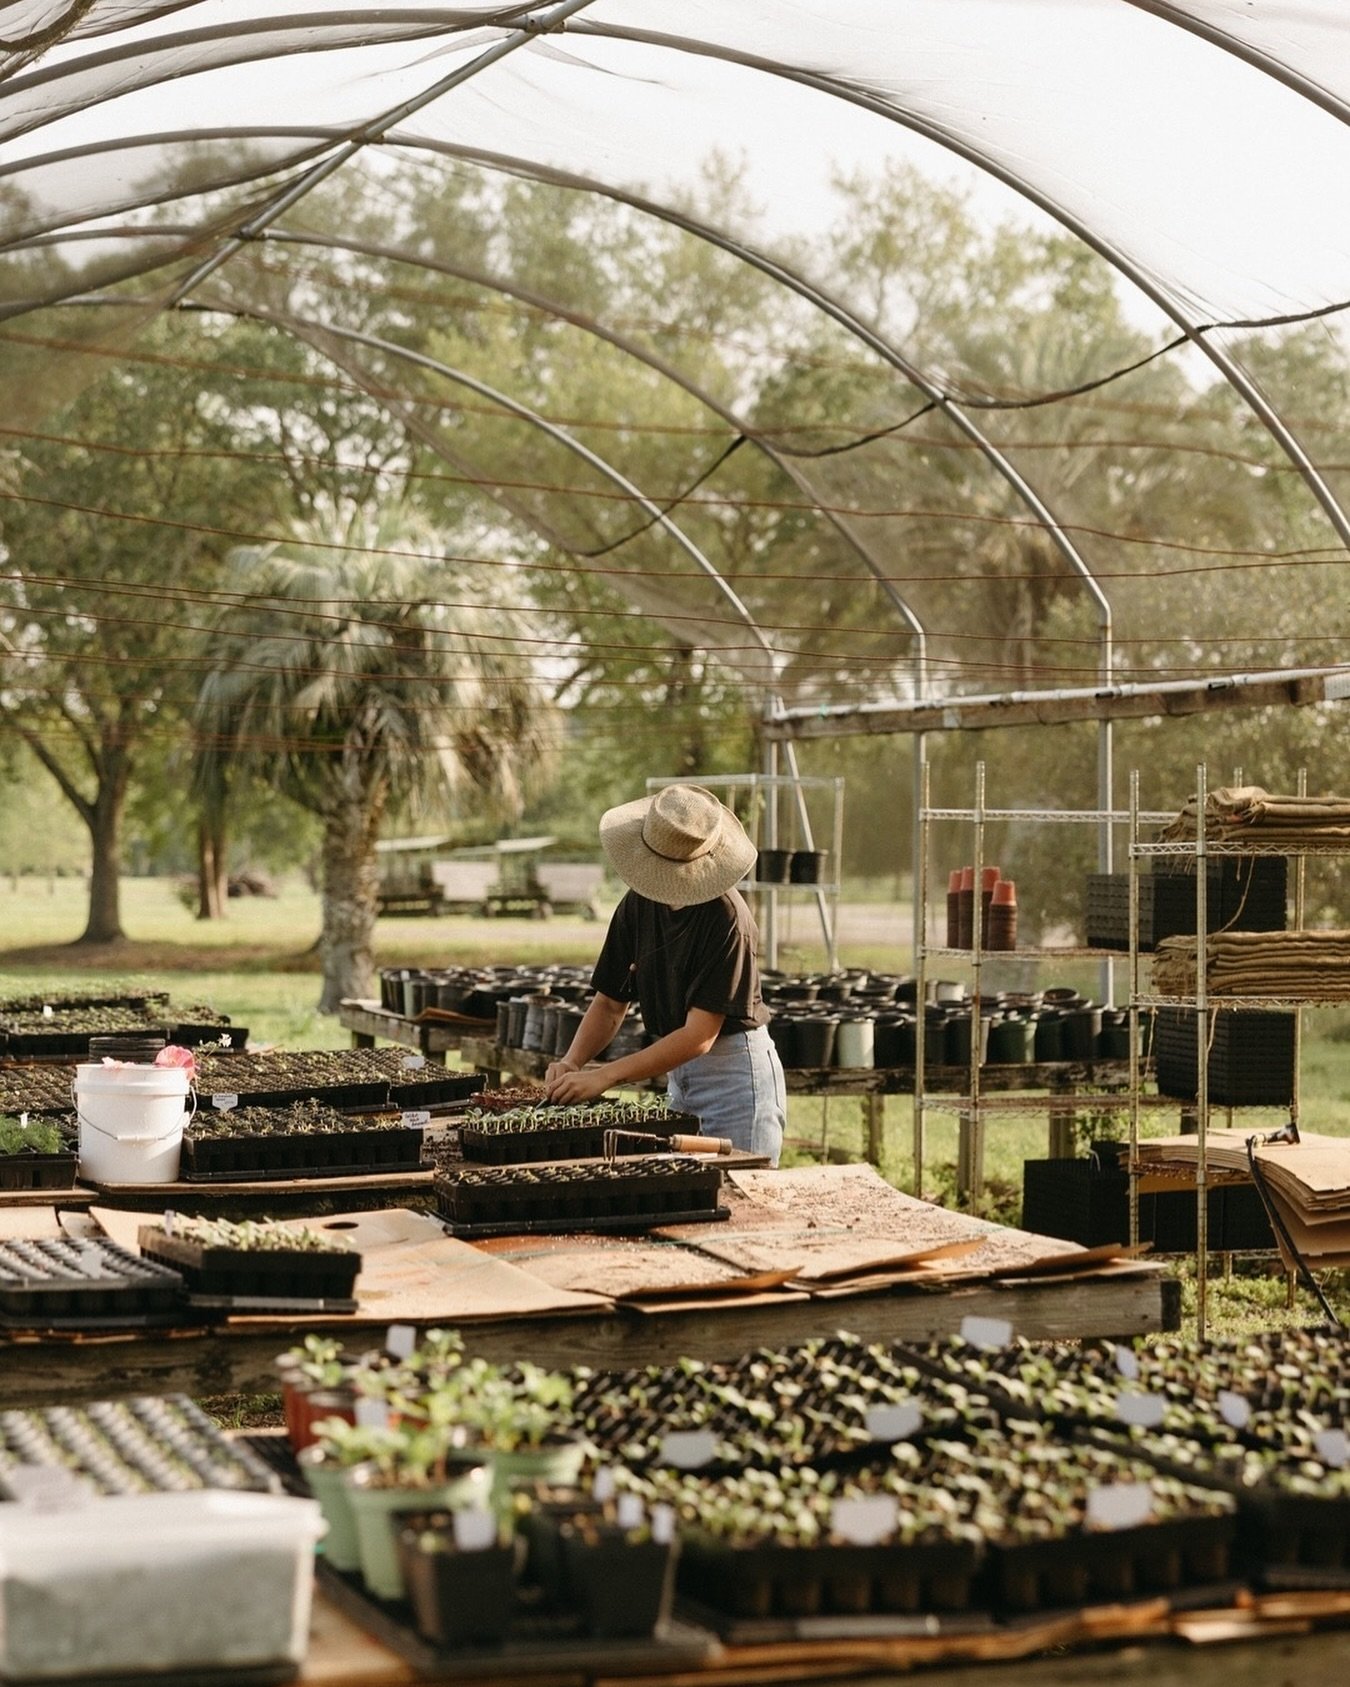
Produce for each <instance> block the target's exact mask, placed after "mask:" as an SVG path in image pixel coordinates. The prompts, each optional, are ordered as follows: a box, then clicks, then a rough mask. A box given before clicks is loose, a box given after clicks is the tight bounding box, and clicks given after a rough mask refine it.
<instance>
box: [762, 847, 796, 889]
mask: <svg viewBox="0 0 1350 1687" xmlns="http://www.w3.org/2000/svg"><path fill="white" fill-rule="evenodd" d="M791 860H792V852H791V851H790V850H786V849H761V850H760V851H759V853H758V855H757V856H756V857H755V879H756V882H757V883H759V884H763V885H782V884H786V883H787V882H788V867H789V865H790V864H791Z"/></svg>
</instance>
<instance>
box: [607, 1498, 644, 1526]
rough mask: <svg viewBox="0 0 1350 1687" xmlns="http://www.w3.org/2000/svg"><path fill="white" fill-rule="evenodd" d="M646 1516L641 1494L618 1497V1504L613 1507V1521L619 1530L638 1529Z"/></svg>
mask: <svg viewBox="0 0 1350 1687" xmlns="http://www.w3.org/2000/svg"><path fill="white" fill-rule="evenodd" d="M646 1514H647V1508H646V1506H644V1505H643V1503H642V1495H641V1494H620V1495H619V1501H618V1504H617V1505H616V1506H615V1507H614V1521H615V1522H616V1523H617V1524H618V1525H619V1527H620V1528H621V1529H640V1528H641V1527H642V1519H643V1518H644V1517H645V1516H646Z"/></svg>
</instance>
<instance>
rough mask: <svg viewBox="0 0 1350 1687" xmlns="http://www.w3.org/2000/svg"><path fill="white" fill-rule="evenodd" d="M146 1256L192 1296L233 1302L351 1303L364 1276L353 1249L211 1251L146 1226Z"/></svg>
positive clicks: (141, 1237) (140, 1236)
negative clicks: (174, 1275)
mask: <svg viewBox="0 0 1350 1687" xmlns="http://www.w3.org/2000/svg"><path fill="white" fill-rule="evenodd" d="M136 1239H137V1243H138V1245H139V1247H140V1250H141V1253H142V1255H143V1256H144V1257H145V1258H147V1259H152V1260H156V1261H159V1262H160V1263H162V1264H164V1265H167V1266H170V1267H172V1268H173V1269H174V1270H175V1271H176V1272H178V1273H180V1274H181V1275H182V1278H183V1281H184V1282H185V1283H186V1285H187V1289H188V1293H189V1294H192V1295H199V1296H210V1297H222V1298H228V1299H266V1300H285V1301H297V1300H299V1301H305V1300H322V1301H342V1300H349V1299H350V1298H351V1295H352V1291H353V1289H354V1287H355V1284H356V1279H357V1276H358V1274H359V1273H360V1270H361V1255H360V1254H359V1253H357V1252H355V1250H354V1249H351V1248H341V1249H337V1248H334V1249H331V1250H324V1251H323V1252H310V1251H308V1250H306V1249H302V1248H225V1247H212V1246H208V1245H206V1244H204V1243H201V1242H196V1241H192V1240H190V1239H188V1238H187V1237H183V1236H168V1235H166V1234H165V1232H164V1230H163V1228H162V1227H161V1226H159V1225H154V1224H143V1225H142V1226H141V1227H140V1230H139V1231H138V1232H137V1238H136Z"/></svg>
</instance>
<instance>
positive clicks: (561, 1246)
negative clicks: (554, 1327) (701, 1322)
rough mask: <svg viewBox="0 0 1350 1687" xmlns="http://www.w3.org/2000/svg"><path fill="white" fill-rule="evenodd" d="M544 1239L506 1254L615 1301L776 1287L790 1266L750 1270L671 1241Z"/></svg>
mask: <svg viewBox="0 0 1350 1687" xmlns="http://www.w3.org/2000/svg"><path fill="white" fill-rule="evenodd" d="M544 1240H545V1238H543V1237H540V1238H538V1240H537V1241H532V1242H529V1243H522V1244H520V1245H519V1247H518V1249H517V1250H512V1251H511V1252H510V1253H508V1254H506V1255H505V1256H504V1257H506V1258H508V1259H509V1260H510V1261H511V1263H512V1264H513V1265H516V1266H518V1267H519V1268H520V1269H522V1270H524V1271H528V1272H529V1273H530V1274H531V1275H532V1276H535V1277H538V1278H540V1279H541V1280H542V1281H543V1282H545V1283H549V1284H551V1285H552V1286H553V1287H554V1288H561V1289H574V1290H579V1291H582V1292H584V1293H590V1294H598V1295H605V1296H608V1297H609V1298H611V1299H613V1300H620V1301H634V1300H652V1299H656V1298H658V1297H663V1296H688V1295H697V1296H700V1297H702V1296H716V1298H717V1301H718V1302H719V1303H720V1302H722V1301H723V1300H725V1299H726V1298H727V1297H736V1296H740V1295H746V1294H759V1293H762V1292H763V1291H764V1290H765V1289H773V1288H777V1287H778V1286H779V1285H780V1284H781V1283H783V1282H785V1281H786V1280H787V1278H788V1277H790V1276H791V1272H790V1271H778V1272H759V1273H754V1274H747V1273H745V1272H743V1271H741V1270H740V1269H739V1268H738V1267H736V1266H734V1265H728V1264H725V1263H723V1262H722V1261H720V1260H717V1259H713V1258H710V1257H708V1256H707V1255H706V1254H701V1253H697V1252H695V1251H694V1250H693V1249H692V1248H686V1247H681V1246H680V1245H679V1244H677V1243H671V1242H627V1241H623V1240H620V1239H618V1238H609V1239H607V1245H604V1246H601V1247H594V1246H584V1247H583V1246H577V1245H576V1244H575V1243H573V1242H572V1241H571V1239H570V1238H567V1237H559V1238H557V1245H556V1246H554V1247H545V1246H541V1245H539V1244H541V1243H543V1242H544Z"/></svg>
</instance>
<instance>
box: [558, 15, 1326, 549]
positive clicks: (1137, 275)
mask: <svg viewBox="0 0 1350 1687" xmlns="http://www.w3.org/2000/svg"><path fill="white" fill-rule="evenodd" d="M571 33H577V34H586V35H598V36H603V37H606V38H608V39H612V40H624V41H636V42H640V43H643V44H645V45H648V46H655V47H670V48H672V49H673V50H675V51H679V52H687V53H695V54H698V55H700V56H702V57H705V58H715V59H723V60H725V61H727V62H728V63H731V64H738V65H742V66H743V67H744V68H745V69H747V70H759V71H763V72H765V73H766V74H768V75H771V76H778V77H781V78H782V79H783V80H784V81H788V82H796V83H797V84H799V85H800V86H801V87H804V88H814V89H815V90H816V91H817V92H818V93H822V94H827V95H829V96H830V97H831V98H834V99H841V100H846V101H847V102H848V103H849V104H850V105H856V106H858V107H859V108H860V109H861V110H863V111H870V112H872V113H873V114H874V115H875V116H878V117H884V118H886V119H887V120H888V121H890V122H892V123H896V124H899V125H900V127H901V128H904V129H909V130H911V131H912V132H913V133H914V134H916V135H922V136H924V137H925V139H927V140H930V141H932V142H934V144H935V145H937V146H940V147H943V148H945V149H946V150H947V151H948V152H951V153H954V154H955V155H956V156H957V157H958V158H964V159H965V160H966V162H967V163H968V164H973V165H974V166H975V167H976V169H978V170H982V171H984V173H985V174H986V175H989V176H992V177H993V178H994V179H995V180H996V181H1000V182H1002V183H1003V184H1004V186H1005V187H1009V188H1011V189H1012V190H1013V192H1014V193H1017V194H1020V195H1021V197H1022V198H1023V199H1026V200H1028V201H1029V202H1030V203H1031V204H1033V205H1036V206H1038V207H1039V208H1040V209H1041V210H1042V211H1044V212H1045V213H1046V215H1047V216H1049V217H1053V218H1054V219H1055V221H1056V222H1058V223H1060V224H1062V225H1063V227H1065V228H1067V229H1068V230H1069V232H1070V233H1071V234H1074V235H1076V236H1077V237H1078V239H1079V240H1081V241H1082V242H1083V243H1084V245H1086V246H1089V247H1091V249H1092V250H1093V251H1094V252H1096V253H1097V255H1098V256H1099V257H1101V258H1104V259H1105V260H1106V262H1107V263H1109V264H1111V265H1112V266H1113V267H1114V268H1115V269H1117V270H1119V271H1120V273H1121V274H1122V275H1123V276H1125V277H1126V279H1127V280H1129V281H1132V282H1133V283H1134V285H1135V286H1136V287H1138V288H1139V290H1140V292H1141V293H1143V294H1144V296H1145V297H1146V298H1148V299H1151V300H1152V301H1153V303H1154V304H1155V305H1157V307H1158V309H1159V310H1161V311H1162V312H1164V314H1165V315H1167V316H1168V317H1169V318H1170V319H1171V320H1172V321H1173V322H1175V323H1176V325H1177V327H1178V328H1180V329H1181V331H1182V333H1183V334H1184V335H1185V336H1186V338H1187V339H1188V340H1189V341H1190V342H1191V344H1192V345H1194V346H1195V347H1197V348H1198V349H1199V350H1200V351H1202V352H1203V353H1204V355H1205V356H1206V357H1207V358H1208V359H1209V360H1210V362H1211V363H1212V364H1213V365H1214V367H1215V368H1216V369H1218V371H1219V372H1220V374H1222V375H1223V377H1224V379H1225V380H1226V381H1227V382H1228V383H1229V384H1230V385H1231V386H1232V387H1233V389H1234V391H1235V392H1237V393H1238V394H1239V395H1240V396H1241V397H1242V398H1243V400H1244V401H1245V402H1246V404H1247V405H1248V406H1249V407H1250V409H1251V410H1252V412H1253V413H1254V414H1255V415H1256V416H1257V417H1258V418H1259V419H1260V420H1261V422H1262V423H1263V424H1264V426H1265V428H1266V429H1267V431H1268V432H1269V433H1270V435H1271V437H1272V438H1273V439H1274V440H1275V441H1276V443H1277V444H1278V445H1279V446H1280V449H1281V450H1282V451H1283V452H1284V453H1285V455H1286V456H1287V457H1288V458H1289V460H1290V462H1291V463H1293V465H1294V466H1295V468H1296V469H1297V470H1298V471H1299V474H1300V475H1301V477H1302V479H1303V481H1304V483H1305V484H1306V485H1307V487H1308V488H1309V490H1310V491H1311V492H1312V494H1313V496H1314V497H1315V498H1316V499H1317V501H1318V503H1319V504H1320V505H1321V506H1322V510H1323V512H1324V513H1325V515H1326V516H1327V517H1328V519H1329V520H1330V522H1331V524H1332V526H1333V528H1334V529H1335V530H1336V534H1337V536H1338V537H1339V539H1340V541H1341V543H1342V544H1343V545H1345V546H1347V547H1348V548H1350V518H1347V516H1346V513H1345V511H1344V509H1343V508H1342V507H1341V504H1340V501H1339V500H1338V499H1337V497H1336V496H1335V494H1334V493H1333V492H1332V490H1331V488H1330V487H1329V486H1328V485H1327V483H1326V481H1325V480H1324V479H1323V478H1322V475H1321V474H1320V473H1319V471H1318V469H1317V466H1316V465H1315V464H1314V463H1313V461H1312V459H1311V458H1310V457H1309V456H1308V455H1307V453H1306V452H1305V451H1304V449H1303V447H1302V445H1301V444H1300V443H1299V441H1298V439H1297V438H1296V437H1295V435H1294V434H1293V433H1291V432H1290V430H1289V429H1288V428H1287V427H1286V426H1285V424H1284V422H1283V420H1282V419H1281V417H1280V416H1279V414H1278V412H1277V411H1275V410H1274V409H1273V408H1272V407H1271V406H1270V405H1269V404H1268V403H1267V402H1266V400H1265V398H1264V397H1263V396H1262V394H1261V392H1260V390H1259V388H1257V387H1256V386H1255V385H1254V384H1253V383H1252V382H1251V381H1249V380H1248V379H1247V377H1246V376H1245V375H1244V374H1243V372H1242V370H1241V369H1240V368H1238V366H1237V365H1236V364H1235V363H1234V362H1233V361H1232V359H1231V358H1230V357H1229V356H1228V355H1227V353H1226V352H1224V351H1222V350H1221V349H1220V348H1219V347H1217V346H1215V345H1213V344H1211V342H1210V338H1209V336H1208V335H1207V334H1202V333H1200V332H1199V330H1198V328H1197V326H1196V324H1195V323H1193V322H1192V321H1191V320H1190V318H1189V317H1188V316H1186V315H1185V313H1184V312H1183V311H1182V310H1181V308H1180V307H1179V306H1178V305H1177V303H1176V302H1175V300H1173V299H1172V298H1170V297H1169V296H1168V295H1167V294H1166V293H1164V292H1163V291H1162V290H1161V289H1159V288H1158V287H1156V286H1155V285H1154V284H1153V282H1152V281H1150V280H1149V278H1148V276H1147V275H1146V274H1145V273H1144V271H1143V270H1142V269H1140V267H1139V266H1138V265H1137V264H1136V263H1135V262H1134V261H1133V259H1131V258H1129V257H1127V256H1126V255H1125V254H1124V253H1123V252H1121V251H1119V250H1118V249H1117V248H1116V247H1115V246H1114V245H1112V244H1111V242H1110V241H1108V240H1106V239H1105V238H1104V237H1103V236H1101V235H1099V234H1097V233H1096V231H1095V230H1093V229H1092V228H1091V227H1090V226H1089V225H1088V224H1087V223H1085V222H1084V221H1083V220H1082V218H1080V217H1078V216H1075V215H1074V214H1073V213H1072V212H1071V211H1069V210H1067V209H1066V208H1065V207H1064V206H1062V205H1060V204H1058V203H1057V202H1056V201H1055V200H1053V199H1051V198H1050V197H1049V195H1048V194H1044V193H1042V192H1041V191H1040V189H1039V188H1035V187H1033V186H1032V185H1031V183H1030V182H1027V181H1023V180H1022V178H1021V177H1019V176H1017V175H1015V174H1014V173H1013V172H1012V171H1011V170H1008V169H1005V168H1004V167H1003V166H1002V165H1000V164H998V163H996V162H995V161H994V160H993V159H991V158H989V157H987V156H986V155H985V154H984V153H982V152H980V150H979V149H978V148H977V147H974V146H972V145H970V143H969V142H966V141H962V140H959V139H958V138H957V137H956V136H954V135H949V134H947V133H946V132H945V131H944V130H943V129H941V128H940V127H939V126H938V125H937V124H935V123H933V122H931V121H930V120H929V119H927V118H924V117H920V116H918V115H917V114H916V113H914V112H909V111H903V110H900V109H898V108H897V107H895V106H892V105H888V104H887V103H886V102H885V101H884V100H881V99H878V98H877V97H876V96H875V95H872V94H868V93H865V92H864V91H863V90H862V89H860V88H855V87H852V86H850V85H848V84H845V83H838V82H833V81H831V80H830V78H829V77H827V76H821V75H819V74H818V73H816V72H814V71H808V70H797V69H794V68H791V67H789V66H786V65H782V64H776V63H774V62H773V61H772V60H770V59H763V58H760V57H758V56H757V55H756V54H753V53H740V52H735V51H733V50H732V49H730V48H723V47H715V46H712V45H710V44H708V43H706V42H700V41H690V40H688V39H686V38H683V37H680V36H673V35H662V34H659V33H658V32H655V31H651V30H626V29H619V28H615V27H612V26H610V25H607V24H588V23H578V24H576V25H575V26H574V28H573V30H572V31H571Z"/></svg>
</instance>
